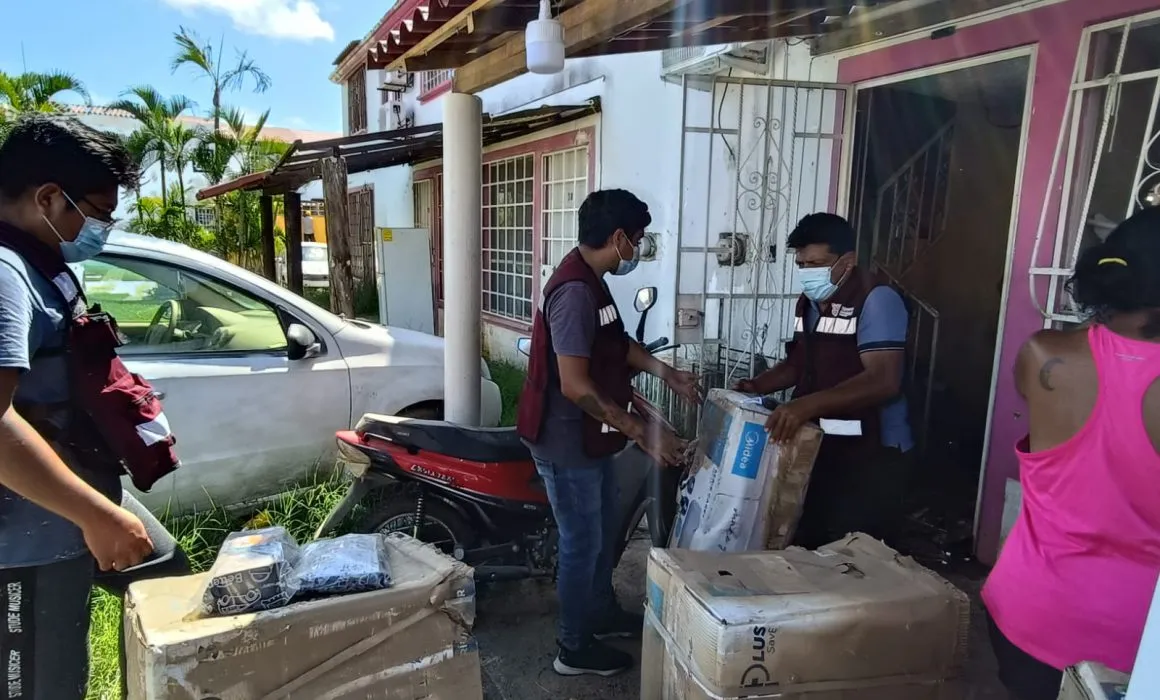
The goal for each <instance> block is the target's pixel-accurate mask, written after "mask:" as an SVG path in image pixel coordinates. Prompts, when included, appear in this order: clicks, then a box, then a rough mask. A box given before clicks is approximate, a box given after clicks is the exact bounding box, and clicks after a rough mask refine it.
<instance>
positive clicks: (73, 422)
mask: <svg viewBox="0 0 1160 700" xmlns="http://www.w3.org/2000/svg"><path fill="white" fill-rule="evenodd" d="M0 246H3V247H5V248H8V249H10V250H12V251H14V252H15V253H16V254H17V255H19V256H20V257H21V258H22V259H23V260H24V262H26V263H27V264H28V266H29V267H31V268H32V269H33V270H35V271H36V272H37V273H38V274H40V275H41V276H43V277H44V279H46V280H48V281H49V282H50V283H51V284H52V286H53V287H54V288H56V291H57V293H58V294H59V295H60V298H61V300H62V301H63V302H64V304H65V308H66V309H68V310H69V316H70V317H69V318H68V319H67V330H66V339H65V347H64V348H63V349H61V350H59V351H57V350H48V351H45V350H42V351H39V352H38V353H37V356H36V357H33V358H31V361H32V362H33V363H36V362H37V361H38V360H39V359H41V358H42V357H44V356H46V355H48V354H57V353H61V354H63V355H64V356H65V357H66V360H67V362H66V367H67V372H68V374H69V377H68V380H69V382H68V383H69V401H68V402H67V404H65V405H63V406H59V407H57V406H53V405H45V404H39V405H38V404H24V403H21V404H20V405H18V406H17V407H16V410H17V411H19V412H20V414H21V415H22V416H23V417H24V418H25V419H26V420H27V421H28V422H29V423H30V424H31V425H32V426H33V427H34V428H36V430H37V431H38V432H39V433H40V434H41V436H42V437H44V438H45V439H46V440H49V441H52V442H57V443H60V444H61V445H64V446H66V447H68V448H69V449H70V450H71V451H72V452H73V454H75V455H76V457H77V459H78V461H79V462H80V463H81V464H82V466H84V467H86V468H88V469H90V470H91V471H94V472H100V471H102V470H112V471H114V472H115V473H117V474H118V475H120V474H121V473H126V474H128V475H129V476H130V477H131V478H132V480H133V485H134V486H136V487H137V488H138V489H140V490H142V491H148V490H149V489H150V488H152V487H153V484H154V483H156V482H157V480H158V479H160V478H161V477H163V476H165V475H166V474H169V473H170V472H172V471H174V470H175V469H177V468H178V466H180V462H179V461H178V459H177V454H176V452H175V451H174V445H175V444H176V442H177V440H176V439H175V438H174V437H173V434H172V433H171V432H170V431H169V420H168V419H167V418H166V417H165V414H164V413H163V412H162V409H161V401H160V399H159V398H158V395H157V392H156V391H154V390H153V387H152V386H150V384H149V382H147V381H145V379H144V378H142V377H141V376H140V375H137V374H133V373H132V372H130V371H129V370H128V368H127V367H125V365H124V363H123V362H121V358H120V357H118V356H117V348H119V347H120V346H121V332H120V330H118V328H117V322H116V320H115V319H113V317H112V316H110V315H109V314H107V313H104V312H103V311H101V309H100V306H99V305H96V306H93V307H92V308H91V309H90V308H89V307H88V302H87V301H86V300H85V296H84V293H83V292H82V291H81V285H80V282H79V281H78V280H77V278H76V277H75V276H74V275H73V273H72V270H70V269H69V267H68V265H66V264H65V262H64V260H63V259H62V258H61V257H60V255H59V254H57V253H54V252H53V251H52V250H51V249H50V248H48V247H47V246H45V245H44V244H43V243H41V242H40V241H37V240H36V239H34V238H32V236H30V235H28V234H27V233H24V232H23V231H20V230H18V229H14V228H12V227H10V226H7V225H4V224H0ZM56 408H63V409H64V410H65V411H66V412H67V413H68V414H69V415H68V420H67V425H65V426H57V425H56V424H55V423H53V422H52V421H50V420H48V419H47V418H46V415H47V414H48V413H51V412H52V411H53V410H54V409H56Z"/></svg>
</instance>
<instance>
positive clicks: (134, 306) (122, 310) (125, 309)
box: [100, 299, 161, 325]
mask: <svg viewBox="0 0 1160 700" xmlns="http://www.w3.org/2000/svg"><path fill="white" fill-rule="evenodd" d="M100 304H101V310H102V311H104V312H105V313H107V314H109V315H110V316H112V317H113V318H115V319H117V322H118V323H123V324H128V325H132V324H139V323H149V322H150V321H152V320H153V317H154V316H156V315H157V309H159V308H161V302H159V301H146V300H124V301H122V300H113V299H102V300H100Z"/></svg>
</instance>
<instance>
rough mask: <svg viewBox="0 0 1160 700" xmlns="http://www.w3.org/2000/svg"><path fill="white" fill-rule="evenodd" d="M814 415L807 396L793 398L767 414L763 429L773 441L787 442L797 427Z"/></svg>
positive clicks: (795, 432) (791, 438) (796, 430)
mask: <svg viewBox="0 0 1160 700" xmlns="http://www.w3.org/2000/svg"><path fill="white" fill-rule="evenodd" d="M816 417H817V416H815V415H814V412H813V409H812V408H811V407H810V402H809V397H804V398H800V399H794V400H793V401H790V402H789V403H783V404H781V405H780V406H778V407H777V408H775V409H774V410H773V413H771V414H769V418H767V419H766V421H765V430H766V431H767V432H768V433H769V439H770V440H772V441H773V442H776V443H785V442H789V441H790V440H793V439H794V437H795V436H796V435H797V432H798V429H799V428H801V427H802V426H803V425H805V424H806V423H807V422H808V421H811V420H813V419H814V418H816Z"/></svg>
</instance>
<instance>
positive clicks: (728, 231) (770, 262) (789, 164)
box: [674, 75, 854, 386]
mask: <svg viewBox="0 0 1160 700" xmlns="http://www.w3.org/2000/svg"><path fill="white" fill-rule="evenodd" d="M682 87H683V93H684V94H683V104H682V117H681V189H680V195H679V197H680V199H679V210H680V212H679V221H678V229H677V241H678V247H679V256H678V261H677V288H678V292H677V299H676V309H675V314H674V318H675V320H676V323H675V338H674V340H675V341H676V342H678V343H680V344H681V351H680V353H679V357H678V359H679V360H680V361H682V362H683V363H684V364H686V365H687V366H691V367H694V368H696V369H697V370H698V371H699V372H700V373H702V375H703V376H704V381H705V382H706V384H707V385H708V386H727V385H729V384H731V383H732V382H734V381H736V380H738V379H741V378H745V377H749V376H752V375H754V374H756V373H758V372H760V371H762V370H763V369H764V368H765V367H767V366H770V365H771V364H772V363H773V362H775V361H776V360H778V359H781V358H782V357H783V355H784V346H785V341H786V340H788V339H789V338H790V337H791V336H792V332H793V311H794V301H795V299H796V298H797V293H796V291H795V289H794V284H793V275H794V270H795V265H794V261H793V258H792V256H790V255H787V254H786V250H785V241H786V238H787V237H788V235H789V233H790V231H792V230H793V228H794V226H795V225H796V224H797V222H798V221H799V220H800V219H801V218H802V217H803V216H805V215H806V214H810V213H813V212H817V211H842V210H844V209H845V204H846V203H845V201H844V198H842V197H840V196H839V190H840V189H841V188H840V184H842V183H844V182H845V181H846V175H845V173H844V172H842V168H843V164H844V159H843V157H842V154H843V149H844V147H845V146H846V145H847V144H846V143H845V138H844V137H845V133H846V124H847V122H849V121H852V111H853V109H854V101H853V88H852V87H851V86H846V85H839V84H836V83H808V82H800V81H785V80H768V79H752V78H735V77H727V76H715V75H711V76H699V75H686V76H684V78H683V85H682Z"/></svg>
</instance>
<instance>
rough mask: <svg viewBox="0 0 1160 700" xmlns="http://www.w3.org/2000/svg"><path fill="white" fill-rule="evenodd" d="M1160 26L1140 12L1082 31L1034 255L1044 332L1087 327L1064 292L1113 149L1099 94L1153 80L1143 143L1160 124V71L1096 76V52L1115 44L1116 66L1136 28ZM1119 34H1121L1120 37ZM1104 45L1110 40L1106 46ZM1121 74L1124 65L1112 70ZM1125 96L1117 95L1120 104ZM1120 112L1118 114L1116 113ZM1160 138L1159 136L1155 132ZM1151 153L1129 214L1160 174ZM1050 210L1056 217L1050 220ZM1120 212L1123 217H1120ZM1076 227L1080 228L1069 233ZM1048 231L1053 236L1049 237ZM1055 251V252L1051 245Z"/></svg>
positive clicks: (1139, 170) (1139, 173)
mask: <svg viewBox="0 0 1160 700" xmlns="http://www.w3.org/2000/svg"><path fill="white" fill-rule="evenodd" d="M1157 21H1160V11H1156V10H1153V11H1147V12H1139V13H1136V14H1131V15H1127V16H1124V17H1121V18H1118V19H1115V20H1111V21H1108V22H1102V23H1099V24H1094V25H1090V26H1087V27H1085V28H1084V30H1083V33H1082V34H1081V37H1080V40H1079V44H1078V46H1077V49H1076V55H1075V65H1074V68H1073V70H1072V75H1071V78H1070V80H1069V88H1068V97H1067V105H1066V107H1065V108H1064V114H1063V116H1062V117H1061V121H1060V127H1059V133H1058V135H1057V152H1056V154H1055V156H1054V157H1055V158H1056V162H1055V166H1056V167H1057V168H1058V172H1056V170H1055V169H1054V168H1053V171H1052V174H1051V176H1050V177H1049V185H1048V189H1049V191H1057V194H1055V195H1054V196H1052V197H1048V198H1046V199H1045V200H1044V202H1043V204H1042V205H1041V206H1042V207H1043V209H1042V210H1041V214H1040V222H1039V230H1038V232H1037V236H1036V244H1035V248H1034V249H1033V252H1032V260H1031V266H1030V270H1029V273H1030V277H1031V280H1032V298H1033V301H1034V303H1035V305H1036V307H1038V310H1039V311H1040V313H1041V314H1042V315H1043V317H1044V321H1043V326H1044V328H1051V327H1066V326H1068V325H1075V324H1079V323H1082V322H1083V321H1084V319H1082V318H1081V317H1080V316H1079V315H1078V313H1077V312H1076V310H1075V309H1072V308H1069V306H1068V302H1069V299H1070V297H1069V296H1068V293H1067V290H1066V284H1067V280H1068V279H1069V278H1070V277H1071V276H1072V275H1073V274H1074V263H1075V260H1076V259H1077V258H1078V256H1079V255H1080V254H1081V253H1082V250H1083V243H1084V239H1085V233H1086V231H1087V229H1088V227H1089V226H1090V224H1091V217H1092V215H1093V214H1092V211H1091V210H1090V209H1091V197H1092V191H1093V189H1094V184H1095V182H1096V180H1097V178H1099V176H1100V173H1101V172H1102V171H1101V169H1100V166H1101V162H1102V160H1103V155H1104V150H1105V149H1106V148H1108V145H1109V144H1108V141H1107V139H1108V138H1109V133H1111V131H1113V130H1112V129H1111V128H1110V126H1111V124H1112V123H1114V122H1115V118H1114V116H1111V117H1109V116H1108V115H1106V114H1104V110H1103V108H1104V106H1105V104H1106V93H1105V95H1103V96H1101V95H1100V94H1099V91H1100V90H1101V89H1105V90H1110V89H1112V88H1111V87H1110V86H1111V85H1112V84H1113V83H1115V84H1116V86H1117V88H1116V89H1117V90H1118V89H1119V88H1120V87H1122V86H1123V85H1125V84H1128V83H1134V82H1137V81H1139V82H1143V81H1153V83H1154V85H1153V103H1152V114H1151V115H1149V117H1150V118H1151V120H1152V121H1151V123H1149V124H1146V125H1145V134H1144V142H1145V144H1147V143H1148V138H1149V136H1148V133H1147V130H1148V128H1149V127H1151V126H1154V125H1155V126H1160V114H1158V113H1157V112H1156V104H1157V100H1158V99H1160V66H1157V67H1156V68H1152V69H1149V70H1145V71H1133V72H1131V73H1127V74H1124V75H1119V74H1118V73H1117V74H1116V76H1115V77H1114V78H1113V77H1112V76H1111V75H1110V74H1107V73H1108V72H1107V71H1105V74H1103V75H1100V76H1098V77H1093V75H1092V72H1093V71H1094V70H1096V64H1097V63H1098V62H1099V58H1100V57H1099V56H1097V49H1100V48H1107V47H1110V46H1112V45H1113V44H1114V48H1115V49H1116V50H1115V51H1113V52H1112V53H1113V54H1114V61H1115V62H1117V63H1118V61H1119V60H1121V59H1122V58H1123V55H1122V54H1123V47H1126V46H1127V42H1128V41H1130V39H1131V34H1130V27H1131V26H1132V25H1145V26H1147V25H1150V24H1151V25H1154V24H1155V23H1156V22H1157ZM1117 31H1119V32H1121V34H1120V36H1119V37H1116V33H1117ZM1102 42H1107V43H1106V44H1105V43H1102ZM1115 71H1118V67H1116V68H1114V69H1112V72H1115ZM1120 96H1121V93H1118V92H1117V97H1116V99H1117V101H1118V99H1119V97H1120ZM1116 111H1118V110H1115V111H1113V113H1112V114H1113V115H1114V114H1115V112H1116ZM1157 133H1160V132H1157ZM1146 153H1147V149H1146V148H1145V149H1144V151H1143V152H1142V153H1141V155H1140V156H1139V162H1138V163H1137V167H1136V175H1135V177H1134V178H1133V180H1132V187H1133V190H1132V192H1131V197H1130V198H1129V199H1130V200H1131V201H1130V203H1129V205H1128V209H1129V211H1131V210H1133V209H1134V208H1136V207H1135V206H1134V205H1135V200H1136V197H1137V196H1138V194H1139V190H1140V187H1141V185H1142V184H1143V183H1144V182H1146V181H1148V180H1149V179H1150V180H1151V181H1152V182H1156V181H1157V179H1156V176H1157V175H1160V170H1157V171H1154V172H1152V173H1149V174H1148V175H1146V176H1145V175H1144V170H1145V167H1144V166H1145V157H1144V156H1145V155H1146ZM1049 212H1055V213H1054V215H1049ZM1117 213H1118V212H1117ZM1073 224H1075V225H1076V226H1078V230H1071V229H1072V228H1074V227H1073ZM1049 232H1051V233H1053V234H1054V235H1048V234H1049ZM1048 246H1050V247H1048ZM1043 248H1047V250H1049V251H1050V255H1051V263H1050V267H1043V266H1041V264H1040V263H1039V261H1040V260H1041V259H1042V258H1043V257H1046V255H1045V254H1044V251H1043ZM1042 277H1046V278H1047V280H1046V285H1045V286H1046V295H1045V297H1043V298H1042V301H1041V296H1040V295H1041V294H1042V292H1040V291H1037V289H1038V283H1039V281H1040V278H1042Z"/></svg>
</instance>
